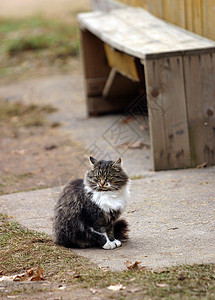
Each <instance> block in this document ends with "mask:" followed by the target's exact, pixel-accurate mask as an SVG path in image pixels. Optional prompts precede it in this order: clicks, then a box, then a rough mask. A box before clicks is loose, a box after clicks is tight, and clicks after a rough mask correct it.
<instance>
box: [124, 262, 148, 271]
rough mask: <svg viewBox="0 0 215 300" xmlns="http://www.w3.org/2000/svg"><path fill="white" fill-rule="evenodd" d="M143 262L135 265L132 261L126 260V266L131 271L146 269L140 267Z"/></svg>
mask: <svg viewBox="0 0 215 300" xmlns="http://www.w3.org/2000/svg"><path fill="white" fill-rule="evenodd" d="M140 264H141V262H140V261H135V262H134V263H133V262H131V261H130V260H126V262H125V265H126V267H127V268H128V269H129V270H130V269H134V270H141V269H142V268H144V267H141V266H140Z"/></svg>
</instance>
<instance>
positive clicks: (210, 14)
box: [202, 0, 215, 40]
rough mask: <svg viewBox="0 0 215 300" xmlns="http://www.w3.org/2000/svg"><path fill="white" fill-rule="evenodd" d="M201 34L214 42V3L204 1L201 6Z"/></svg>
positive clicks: (209, 0)
mask: <svg viewBox="0 0 215 300" xmlns="http://www.w3.org/2000/svg"><path fill="white" fill-rule="evenodd" d="M202 24H203V25H202V34H203V35H204V36H206V37H207V38H209V39H212V40H215V1H214V0H204V5H202Z"/></svg>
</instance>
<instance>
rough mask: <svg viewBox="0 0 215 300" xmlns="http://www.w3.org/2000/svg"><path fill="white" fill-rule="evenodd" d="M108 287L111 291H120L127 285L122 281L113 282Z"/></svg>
mask: <svg viewBox="0 0 215 300" xmlns="http://www.w3.org/2000/svg"><path fill="white" fill-rule="evenodd" d="M108 289H109V290H111V291H120V290H125V289H126V287H125V286H123V285H122V284H121V283H119V284H111V285H110V286H108Z"/></svg>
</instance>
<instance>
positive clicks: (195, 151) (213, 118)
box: [183, 51, 215, 166]
mask: <svg viewBox="0 0 215 300" xmlns="http://www.w3.org/2000/svg"><path fill="white" fill-rule="evenodd" d="M183 60H184V73H185V85H186V86H185V90H186V102H187V116H188V126H189V140H190V149H191V162H192V166H197V165H200V164H202V163H204V162H207V164H208V165H214V164H215V98H214V97H215V51H213V52H208V53H205V54H203V55H187V56H185V57H184V58H183Z"/></svg>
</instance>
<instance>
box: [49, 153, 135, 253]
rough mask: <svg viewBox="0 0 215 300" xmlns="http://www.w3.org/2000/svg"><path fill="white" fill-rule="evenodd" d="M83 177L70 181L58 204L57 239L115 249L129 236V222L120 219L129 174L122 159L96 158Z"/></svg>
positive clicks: (58, 241) (127, 188)
mask: <svg viewBox="0 0 215 300" xmlns="http://www.w3.org/2000/svg"><path fill="white" fill-rule="evenodd" d="M90 162H91V164H92V169H91V170H89V171H87V172H86V174H85V178H84V180H82V179H77V180H74V181H70V182H69V183H68V184H67V185H66V186H65V188H64V189H63V192H62V193H61V195H60V198H59V200H58V202H57V204H56V206H55V210H54V235H55V243H57V244H59V245H63V246H65V247H92V246H99V247H102V248H104V249H113V248H116V247H119V246H121V241H120V239H123V238H126V231H127V230H128V228H127V222H126V221H125V220H123V219H121V220H118V218H119V216H120V215H121V213H122V212H123V211H124V209H125V207H126V204H127V200H128V197H129V179H128V175H127V174H126V172H125V171H124V169H123V168H122V166H121V159H120V158H119V159H118V160H117V161H116V162H114V161H104V160H101V161H97V160H96V159H94V158H92V157H90Z"/></svg>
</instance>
